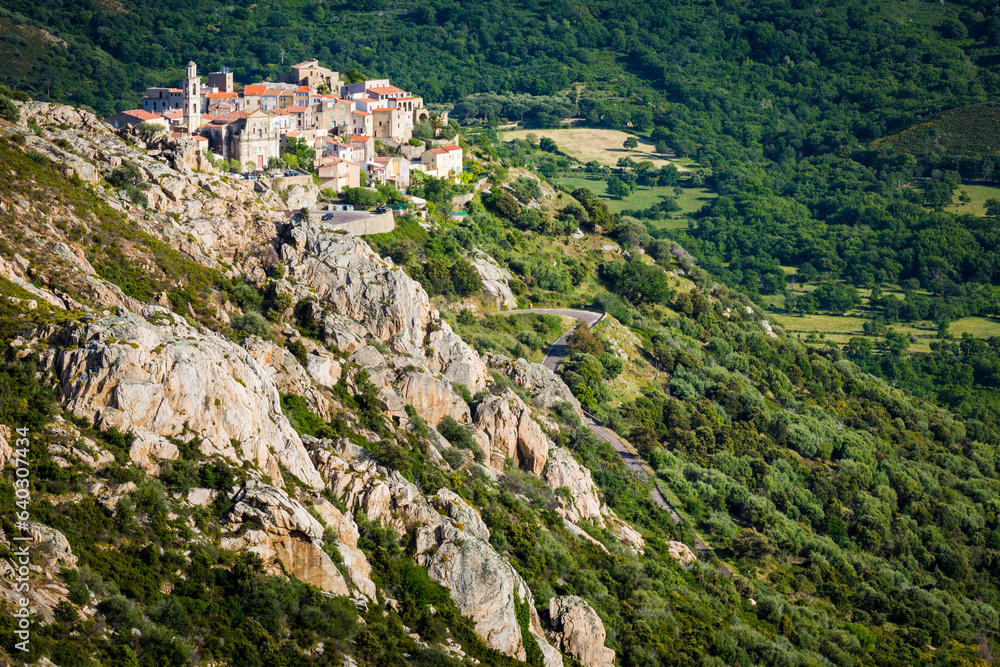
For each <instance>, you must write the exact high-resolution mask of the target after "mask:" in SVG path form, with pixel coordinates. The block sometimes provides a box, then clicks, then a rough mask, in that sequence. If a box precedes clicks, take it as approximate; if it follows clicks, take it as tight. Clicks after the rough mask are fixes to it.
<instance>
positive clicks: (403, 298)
mask: <svg viewBox="0 0 1000 667" xmlns="http://www.w3.org/2000/svg"><path fill="white" fill-rule="evenodd" d="M285 238H286V239H287V240H288V243H286V244H285V245H283V246H281V254H282V258H283V259H285V260H286V262H287V264H288V278H289V280H288V281H285V282H283V283H282V285H281V290H282V291H284V292H287V293H290V294H292V295H293V298H295V299H296V300H300V299H305V300H309V299H312V300H314V301H315V302H316V305H315V307H314V310H313V313H312V316H313V318H314V319H316V320H317V321H319V322H322V325H323V330H324V337H325V339H326V340H327V341H328V342H330V343H331V344H334V345H336V346H337V347H339V348H340V349H341V350H344V351H346V352H348V353H353V352H355V351H356V350H357V349H358V348H360V347H361V346H362V345H363V341H364V339H365V338H366V336H372V337H374V338H377V339H378V340H381V341H384V342H386V343H388V345H389V347H390V348H391V349H392V351H393V352H394V353H396V354H399V355H403V356H406V357H409V358H410V359H411V362H412V363H413V365H415V366H418V367H423V368H425V369H427V370H429V371H431V372H433V373H440V374H441V375H442V376H443V377H444V379H445V380H447V381H448V382H451V383H458V384H463V385H465V386H466V387H468V388H469V390H470V391H471V392H472V393H474V394H475V393H477V392H479V391H482V390H483V389H485V388H486V382H487V379H488V377H489V375H488V372H487V369H486V365H485V364H484V363H483V361H482V359H481V358H480V357H479V355H478V354H477V353H476V351H475V350H473V349H472V348H471V347H470V346H469V345H468V344H466V343H465V342H464V341H463V340H462V339H461V338H459V337H458V336H457V335H456V334H455V333H454V332H453V331H452V330H451V327H450V326H448V323H447V322H444V321H443V320H441V318H440V317H439V315H438V313H437V311H435V310H434V309H433V308H431V305H430V301H429V299H428V298H427V293H426V292H425V291H424V289H423V287H421V286H420V284H419V283H417V282H416V281H414V280H412V279H411V278H410V277H409V276H407V275H406V273H405V272H404V271H403V270H402V268H400V267H398V266H395V265H394V264H393V263H392V261H391V260H389V259H383V258H382V257H379V256H378V254H377V253H375V252H374V251H373V250H372V249H371V248H370V247H369V246H368V244H366V243H365V242H364V241H362V240H360V239H358V238H357V237H355V236H352V235H349V234H337V233H333V232H330V231H328V230H324V229H322V228H321V227H319V226H317V225H314V224H312V223H311V222H310V221H308V220H296V221H294V222H292V223H291V225H290V226H289V228H288V230H287V232H286V234H285ZM293 281H294V284H293ZM359 328H360V330H359Z"/></svg>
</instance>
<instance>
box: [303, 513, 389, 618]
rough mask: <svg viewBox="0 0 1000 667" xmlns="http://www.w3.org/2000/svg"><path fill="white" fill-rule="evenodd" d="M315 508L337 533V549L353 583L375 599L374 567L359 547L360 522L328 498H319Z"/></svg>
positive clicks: (370, 598) (367, 595)
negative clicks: (357, 522)
mask: <svg viewBox="0 0 1000 667" xmlns="http://www.w3.org/2000/svg"><path fill="white" fill-rule="evenodd" d="M313 509H314V510H316V513H317V514H319V516H320V517H321V518H322V519H323V521H324V522H326V527H327V528H328V529H329V530H332V531H334V533H336V535H337V550H338V551H339V552H340V555H341V557H342V558H343V560H344V567H345V568H346V569H347V574H348V576H349V577H350V580H351V583H352V584H353V585H354V587H355V588H357V589H358V590H359V591H360V592H361V594H362V595H364V596H365V597H366V598H368V599H369V600H375V599H376V596H377V593H376V589H375V582H373V581H372V578H371V576H372V567H371V565H370V564H369V563H368V558H367V557H366V556H365V553H364V552H363V551H361V549H358V537H359V535H358V524H356V523H354V518H353V517H351V516H350V515H347V514H344V513H343V512H341V511H340V510H339V509H337V507H336V506H335V505H334V504H333V503H331V502H330V501H329V500H327V499H326V498H318V499H317V500H316V501H315V502H314V503H313Z"/></svg>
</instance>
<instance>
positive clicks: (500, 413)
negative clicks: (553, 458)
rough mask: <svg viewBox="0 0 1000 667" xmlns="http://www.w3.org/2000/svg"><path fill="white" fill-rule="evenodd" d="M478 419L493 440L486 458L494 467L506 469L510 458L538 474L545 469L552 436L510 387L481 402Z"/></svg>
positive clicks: (479, 424) (477, 412)
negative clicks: (505, 463) (507, 459)
mask: <svg viewBox="0 0 1000 667" xmlns="http://www.w3.org/2000/svg"><path fill="white" fill-rule="evenodd" d="M474 422H475V425H476V427H477V428H479V429H480V430H481V431H483V432H484V433H485V434H486V436H487V438H488V439H489V451H487V452H486V460H487V462H488V463H489V465H490V466H491V467H492V468H493V469H495V470H500V471H503V468H504V461H505V459H506V457H511V458H513V459H514V460H515V461H517V465H518V466H519V467H520V468H523V469H524V470H527V471H529V472H531V473H533V474H535V475H540V474H541V473H542V471H543V470H544V469H545V462H546V460H547V459H548V452H549V439H548V438H547V437H546V436H545V434H544V433H543V432H542V427H541V426H539V425H538V424H537V423H536V422H535V421H534V420H533V419H532V418H531V413H530V411H529V410H528V408H527V407H526V406H525V405H524V402H523V401H522V400H521V399H520V398H519V397H518V396H517V394H515V393H514V392H513V391H511V390H510V389H505V390H504V391H503V392H502V393H500V394H491V395H489V396H487V397H486V398H484V399H483V400H482V401H480V402H479V404H478V405H477V406H476V416H475V420H474Z"/></svg>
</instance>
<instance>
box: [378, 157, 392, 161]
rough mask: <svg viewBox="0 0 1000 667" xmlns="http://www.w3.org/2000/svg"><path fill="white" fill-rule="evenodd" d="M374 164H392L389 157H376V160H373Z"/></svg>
mask: <svg viewBox="0 0 1000 667" xmlns="http://www.w3.org/2000/svg"><path fill="white" fill-rule="evenodd" d="M375 162H392V158H391V157H377V158H375Z"/></svg>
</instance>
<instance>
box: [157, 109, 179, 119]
mask: <svg viewBox="0 0 1000 667" xmlns="http://www.w3.org/2000/svg"><path fill="white" fill-rule="evenodd" d="M160 115H161V116H163V117H164V118H169V119H170V120H174V119H175V118H183V117H184V112H183V111H181V110H180V109H171V110H170V111H164V112H163V113H161V114H160Z"/></svg>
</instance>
